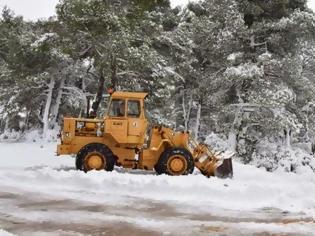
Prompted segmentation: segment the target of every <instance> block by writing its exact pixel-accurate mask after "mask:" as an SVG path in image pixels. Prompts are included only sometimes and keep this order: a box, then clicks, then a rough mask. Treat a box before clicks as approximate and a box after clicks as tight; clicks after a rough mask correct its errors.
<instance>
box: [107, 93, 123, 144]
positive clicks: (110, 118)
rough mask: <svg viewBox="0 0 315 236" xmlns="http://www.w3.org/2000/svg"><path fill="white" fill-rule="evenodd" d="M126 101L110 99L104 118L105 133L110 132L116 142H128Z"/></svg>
mask: <svg viewBox="0 0 315 236" xmlns="http://www.w3.org/2000/svg"><path fill="white" fill-rule="evenodd" d="M126 103H127V100H126V99H112V100H111V102H110V106H109V110H108V114H107V117H106V118H105V134H110V135H111V136H112V137H113V138H114V139H115V140H116V142H117V143H128V138H127V133H128V119H127V117H126Z"/></svg>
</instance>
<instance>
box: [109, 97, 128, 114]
mask: <svg viewBox="0 0 315 236" xmlns="http://www.w3.org/2000/svg"><path fill="white" fill-rule="evenodd" d="M108 115H109V116H115V117H123V116H125V100H124V99H113V100H112V102H111V104H110V107H109V114H108Z"/></svg>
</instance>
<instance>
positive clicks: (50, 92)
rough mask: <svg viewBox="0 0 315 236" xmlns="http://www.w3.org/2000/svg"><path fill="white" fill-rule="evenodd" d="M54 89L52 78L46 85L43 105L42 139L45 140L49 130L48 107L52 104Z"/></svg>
mask: <svg viewBox="0 0 315 236" xmlns="http://www.w3.org/2000/svg"><path fill="white" fill-rule="evenodd" d="M54 87H55V79H54V78H53V77H52V78H51V79H50V83H49V85H48V93H47V99H46V105H45V110H44V115H43V119H42V121H43V124H44V127H43V139H46V138H47V137H46V136H47V131H48V128H49V111H50V106H51V102H52V95H53V90H54Z"/></svg>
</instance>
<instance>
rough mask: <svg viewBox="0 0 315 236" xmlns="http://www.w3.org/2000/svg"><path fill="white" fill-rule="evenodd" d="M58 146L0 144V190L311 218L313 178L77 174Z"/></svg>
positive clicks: (238, 170)
mask: <svg viewBox="0 0 315 236" xmlns="http://www.w3.org/2000/svg"><path fill="white" fill-rule="evenodd" d="M55 147H56V144H55V143H50V144H46V145H45V146H42V147H41V146H39V145H38V144H36V143H35V144H34V143H31V144H30V143H29V144H25V143H21V144H0V170H1V171H0V187H1V188H2V189H6V188H13V189H19V191H22V192H36V193H38V194H44V195H49V196H52V197H53V198H54V199H58V198H61V199H64V198H68V199H76V200H84V201H89V202H97V203H104V204H111V205H117V204H126V205H130V204H132V205H135V203H137V204H138V203H139V200H141V199H142V200H146V201H152V202H155V201H157V202H167V203H168V204H172V205H174V206H175V207H178V208H180V209H181V210H182V211H199V212H207V213H209V212H213V211H215V212H217V213H219V212H220V211H221V212H224V210H222V209H229V210H232V211H236V212H239V211H255V210H259V209H266V208H276V209H281V210H282V211H285V212H296V213H301V212H303V214H305V215H307V216H310V217H315V175H313V174H310V173H301V174H299V175H297V174H293V173H283V172H275V173H269V172H266V171H265V170H262V169H258V168H255V167H254V166H249V165H243V164H240V163H237V162H235V161H234V173H235V176H234V178H233V179H218V178H210V179H208V178H206V177H204V176H203V175H201V174H199V173H198V172H197V171H196V172H195V173H194V175H190V176H179V177H170V176H165V175H162V176H157V175H156V174H155V173H154V172H148V171H126V170H123V169H120V168H117V169H115V171H113V172H104V171H100V172H97V171H95V172H89V173H88V174H85V173H83V172H79V171H76V170H75V169H74V168H73V166H74V160H73V159H72V158H70V157H55V156H54V150H55Z"/></svg>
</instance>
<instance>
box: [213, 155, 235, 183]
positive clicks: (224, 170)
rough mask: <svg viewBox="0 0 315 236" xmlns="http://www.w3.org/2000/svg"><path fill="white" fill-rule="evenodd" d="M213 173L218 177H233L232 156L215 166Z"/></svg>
mask: <svg viewBox="0 0 315 236" xmlns="http://www.w3.org/2000/svg"><path fill="white" fill-rule="evenodd" d="M214 175H215V176H216V177H218V178H232V177H233V166H232V158H228V159H224V160H223V163H222V164H221V165H220V166H218V167H217V169H216V170H215V172H214Z"/></svg>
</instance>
